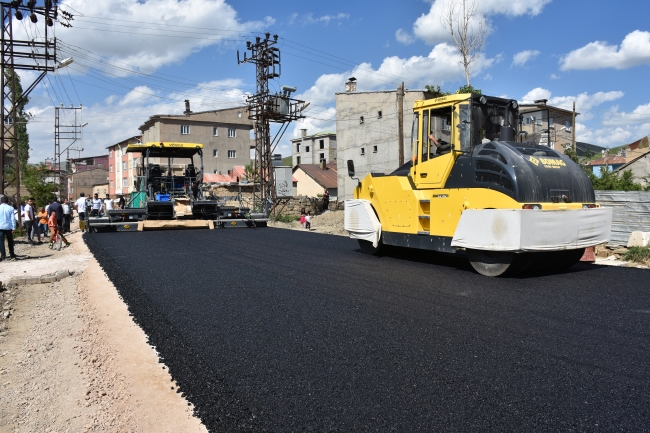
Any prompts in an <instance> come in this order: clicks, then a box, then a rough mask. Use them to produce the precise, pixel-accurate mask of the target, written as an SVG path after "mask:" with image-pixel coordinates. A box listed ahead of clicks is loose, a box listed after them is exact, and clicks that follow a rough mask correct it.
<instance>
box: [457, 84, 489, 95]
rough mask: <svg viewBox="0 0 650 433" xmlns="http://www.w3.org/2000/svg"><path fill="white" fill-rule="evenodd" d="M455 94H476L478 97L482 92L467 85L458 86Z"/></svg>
mask: <svg viewBox="0 0 650 433" xmlns="http://www.w3.org/2000/svg"><path fill="white" fill-rule="evenodd" d="M457 93H477V94H479V95H480V94H482V93H483V92H482V91H481V89H475V88H474V87H472V86H471V85H469V84H467V85H465V86H460V88H459V89H458V92H457Z"/></svg>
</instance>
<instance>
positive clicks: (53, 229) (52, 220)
mask: <svg viewBox="0 0 650 433" xmlns="http://www.w3.org/2000/svg"><path fill="white" fill-rule="evenodd" d="M47 225H48V226H50V231H51V232H52V237H51V238H50V249H51V248H52V243H53V242H54V236H56V234H57V233H59V227H58V224H57V220H56V212H52V213H51V214H50V218H49V219H48V220H47ZM59 234H60V235H61V239H62V240H63V242H65V246H66V247H68V246H70V242H68V240H67V239H66V238H65V236H63V234H62V233H59Z"/></svg>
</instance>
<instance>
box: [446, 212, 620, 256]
mask: <svg viewBox="0 0 650 433" xmlns="http://www.w3.org/2000/svg"><path fill="white" fill-rule="evenodd" d="M611 227H612V209H611V208H594V209H576V210H524V209H483V210H478V209H471V210H466V211H463V213H462V215H461V216H460V221H459V223H458V227H456V232H455V233H454V238H453V240H452V242H451V245H452V246H455V247H461V248H471V249H476V250H490V251H552V250H564V249H567V250H568V249H577V248H585V247H591V246H594V245H598V244H602V243H605V242H608V241H609V238H610V236H611Z"/></svg>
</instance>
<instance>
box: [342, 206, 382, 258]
mask: <svg viewBox="0 0 650 433" xmlns="http://www.w3.org/2000/svg"><path fill="white" fill-rule="evenodd" d="M344 217H345V223H344V227H345V229H346V230H347V231H348V232H349V233H350V237H351V238H352V239H363V240H366V241H369V242H372V245H373V246H374V247H375V248H376V247H377V245H379V239H381V223H380V222H379V220H378V219H377V215H375V211H374V210H373V209H372V205H371V204H370V202H369V201H368V200H346V201H345V213H344Z"/></svg>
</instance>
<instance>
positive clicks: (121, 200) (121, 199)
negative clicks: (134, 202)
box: [117, 195, 126, 209]
mask: <svg viewBox="0 0 650 433" xmlns="http://www.w3.org/2000/svg"><path fill="white" fill-rule="evenodd" d="M118 197H119V198H118V200H117V208H118V209H124V206H126V200H124V196H123V195H118Z"/></svg>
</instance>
